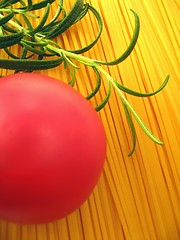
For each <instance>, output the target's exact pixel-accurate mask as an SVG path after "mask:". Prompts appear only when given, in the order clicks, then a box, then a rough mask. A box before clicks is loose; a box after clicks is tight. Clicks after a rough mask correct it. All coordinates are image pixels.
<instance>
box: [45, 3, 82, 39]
mask: <svg viewBox="0 0 180 240" xmlns="http://www.w3.org/2000/svg"><path fill="white" fill-rule="evenodd" d="M83 5H84V3H83V0H76V3H75V4H74V6H73V7H72V8H71V10H70V12H69V13H68V15H67V16H66V17H65V18H64V19H63V20H62V21H61V22H60V23H59V24H58V25H57V26H56V27H54V28H53V29H52V30H51V31H50V32H49V33H48V34H47V35H46V38H55V37H57V36H58V35H60V34H62V33H63V32H65V31H66V30H67V29H68V28H69V27H70V26H71V25H72V24H73V23H74V22H75V21H76V19H77V18H78V16H79V14H81V12H82V11H83Z"/></svg>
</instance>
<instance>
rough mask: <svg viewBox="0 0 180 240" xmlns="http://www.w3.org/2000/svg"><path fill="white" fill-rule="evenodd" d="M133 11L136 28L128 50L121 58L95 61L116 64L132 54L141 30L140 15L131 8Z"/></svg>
mask: <svg viewBox="0 0 180 240" xmlns="http://www.w3.org/2000/svg"><path fill="white" fill-rule="evenodd" d="M131 11H132V12H133V14H134V17H135V28H134V33H133V36H132V39H131V42H130V44H129V46H128V47H127V49H126V51H125V52H124V53H123V54H122V55H121V56H120V57H119V58H117V59H116V60H114V61H110V62H103V61H95V62H96V63H99V64H103V65H108V66H110V65H116V64H119V63H121V62H123V61H124V60H125V59H126V58H127V57H128V56H129V55H130V54H131V52H132V51H133V49H134V47H135V45H136V42H137V40H138V36H139V30H140V21H139V16H138V15H137V13H136V12H134V11H133V10H131Z"/></svg>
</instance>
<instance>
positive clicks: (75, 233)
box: [0, 0, 180, 240]
mask: <svg viewBox="0 0 180 240" xmlns="http://www.w3.org/2000/svg"><path fill="white" fill-rule="evenodd" d="M57 2H58V1H56V2H55V3H53V4H52V7H51V10H52V14H53V12H55V11H56V8H57ZM64 2H65V6H66V9H67V10H68V9H70V7H72V5H73V4H74V2H75V1H74V0H66V1H64ZM87 2H90V3H91V4H92V5H93V6H94V7H95V8H97V9H98V10H99V12H100V14H101V16H102V18H103V22H104V29H103V33H102V36H101V39H100V40H99V41H98V43H97V44H96V45H95V46H94V48H93V49H91V50H90V51H89V52H86V53H85V54H84V55H85V56H87V57H90V58H93V59H94V58H95V59H99V60H108V61H110V60H113V59H115V58H117V57H118V56H119V55H121V54H122V53H123V52H124V50H125V49H126V48H127V46H128V44H129V42H130V39H131V36H132V33H133V28H134V17H133V14H132V12H131V11H130V9H133V10H135V11H136V12H137V13H138V15H139V17H140V21H141V30H140V36H139V39H138V43H137V45H136V47H135V49H134V51H133V52H132V53H131V55H130V57H129V58H128V59H126V60H125V61H124V62H123V63H121V64H119V65H118V66H112V67H104V69H105V70H107V71H108V72H109V73H110V75H111V76H113V77H114V78H115V79H116V80H118V81H119V82H120V83H122V84H124V85H125V86H127V87H128V88H131V89H134V90H137V91H141V92H152V91H155V90H156V89H157V88H158V87H159V86H160V85H161V84H162V82H163V81H164V79H165V77H166V76H167V75H168V74H170V81H169V83H168V85H167V86H166V87H165V89H163V91H162V92H160V93H158V94H157V95H155V96H153V97H150V98H143V99H142V98H137V97H132V96H129V95H126V97H127V99H128V100H129V102H131V104H132V105H133V106H134V108H135V110H136V111H137V113H138V114H139V115H140V117H141V118H142V119H143V120H144V122H145V123H146V124H147V126H148V127H149V128H150V129H151V130H152V132H153V133H154V134H155V135H156V136H157V137H158V138H160V139H161V140H162V141H163V142H164V145H163V146H158V145H156V144H155V143H153V142H152V141H151V140H150V139H149V138H147V136H146V135H145V134H144V133H143V132H142V130H141V129H140V127H139V126H138V124H136V123H135V127H136V131H137V139H138V140H137V148H136V151H135V153H134V154H133V155H132V156H131V157H128V153H129V151H130V149H131V146H132V138H131V133H130V130H129V127H128V123H127V120H126V115H125V113H124V110H123V106H122V104H121V101H120V99H119V97H118V95H117V93H115V92H114V91H113V92H112V95H111V97H110V101H109V103H108V104H107V105H106V106H105V108H104V109H103V110H101V111H100V113H99V114H100V116H101V118H102V122H103V124H104V127H105V130H106V134H107V142H108V149H107V158H106V163H105V166H104V171H103V173H102V176H101V178H100V180H99V182H98V184H97V186H96V188H95V189H94V191H93V193H92V194H91V195H90V197H89V198H88V200H87V201H86V202H85V203H84V204H83V205H82V206H81V207H80V209H78V210H77V211H75V212H74V213H72V214H71V215H69V216H68V217H66V218H64V219H61V220H59V221H57V222H54V223H49V224H47V225H17V224H14V223H9V222H6V221H4V220H0V240H123V239H125V240H129V239H133V240H148V239H149V240H156V239H157V240H178V239H180V187H179V186H180V137H179V136H180V112H179V111H180V110H179V109H180V101H179V97H180V80H179V76H180V63H179V60H180V49H179V43H180V41H179V33H180V31H179V30H180V29H179V28H180V27H179V23H178V22H179V17H180V14H179V13H180V11H179V10H180V5H179V3H178V1H177V0H156V1H151V0H145V1H143V0H136V1H132V0H91V1H88V0H87ZM97 31H98V29H97V23H96V19H95V18H94V17H93V15H92V14H89V15H87V16H86V17H85V18H84V19H83V20H82V21H80V22H78V23H77V24H76V25H74V26H72V27H71V29H69V30H68V31H67V32H66V33H64V34H63V35H62V38H60V37H58V38H57V42H58V43H59V44H60V45H61V46H62V47H65V48H66V49H75V48H78V47H81V46H85V45H86V44H87V43H90V42H91V40H92V39H93V38H94V36H95V35H96V34H97ZM17 51H18V49H17ZM0 54H1V57H3V56H5V54H4V53H3V51H1V52H0ZM9 73H11V71H8V72H7V71H6V70H2V72H1V74H2V75H6V74H9ZM41 73H44V74H47V75H49V76H53V77H55V78H58V79H62V80H64V81H68V79H69V77H70V75H69V73H68V71H66V70H64V69H63V66H60V67H56V68H55V69H51V70H45V71H41ZM76 78H77V84H76V88H77V89H78V91H80V92H81V93H82V95H84V96H86V95H87V94H88V93H89V92H90V91H91V89H92V86H94V85H95V84H96V78H95V76H94V75H93V72H92V71H91V70H90V69H89V68H86V67H84V66H81V69H80V70H78V71H77V77H76ZM106 87H107V83H106V80H105V79H104V81H103V85H102V87H101V89H100V93H99V94H98V95H97V97H96V98H94V99H92V101H91V102H92V105H93V106H96V105H97V104H98V103H100V102H101V100H102V99H103V98H104V97H105V94H106V91H107V88H106Z"/></svg>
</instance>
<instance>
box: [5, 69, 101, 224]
mask: <svg viewBox="0 0 180 240" xmlns="http://www.w3.org/2000/svg"><path fill="white" fill-rule="evenodd" d="M105 155H106V137H105V131H104V128H103V125H102V122H101V120H100V118H99V116H98V115H97V113H96V111H95V110H94V109H93V107H92V106H91V104H90V103H89V102H88V101H87V100H86V99H85V98H84V97H83V96H81V95H80V94H79V93H78V92H77V91H76V90H74V89H73V88H72V87H70V86H68V85H67V84H65V83H63V82H61V81H58V80H55V79H53V78H50V77H47V76H43V75H40V74H35V73H17V74H14V75H11V76H6V77H3V78H1V79H0V218H2V219H5V220H8V221H13V222H17V223H28V224H29V223H34V224H35V223H46V222H49V221H54V220H56V219H59V218H62V217H64V216H66V215H67V214H69V213H71V212H72V211H74V210H75V209H77V208H78V207H79V206H80V205H81V204H82V203H83V202H84V201H85V200H86V199H87V197H88V196H89V194H90V193H91V192H92V190H93V188H94V187H95V185H96V183H97V181H98V179H99V177H100V174H101V172H102V169H103V165H104V160H105Z"/></svg>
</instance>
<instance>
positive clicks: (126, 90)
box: [115, 75, 170, 97]
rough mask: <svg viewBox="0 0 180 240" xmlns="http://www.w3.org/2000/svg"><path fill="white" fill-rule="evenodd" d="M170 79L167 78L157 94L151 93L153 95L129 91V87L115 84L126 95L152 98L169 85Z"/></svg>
mask: <svg viewBox="0 0 180 240" xmlns="http://www.w3.org/2000/svg"><path fill="white" fill-rule="evenodd" d="M169 78H170V76H169V75H168V76H167V77H166V78H165V80H164V82H163V84H162V85H161V86H160V87H159V88H158V89H157V90H156V91H155V92H151V93H141V92H136V91H134V90H132V89H129V88H127V87H124V86H123V85H121V84H120V83H118V82H117V81H115V83H116V86H117V87H118V88H119V89H120V90H122V91H123V92H126V93H128V94H130V95H134V96H136V97H150V96H153V95H155V94H157V93H158V92H160V91H161V90H162V89H163V88H164V87H165V86H166V84H167V83H168V81H169Z"/></svg>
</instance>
